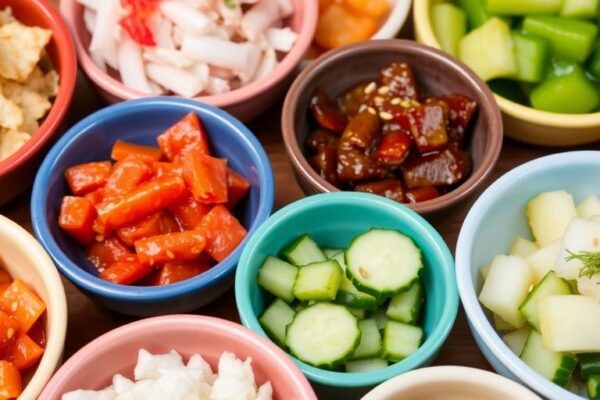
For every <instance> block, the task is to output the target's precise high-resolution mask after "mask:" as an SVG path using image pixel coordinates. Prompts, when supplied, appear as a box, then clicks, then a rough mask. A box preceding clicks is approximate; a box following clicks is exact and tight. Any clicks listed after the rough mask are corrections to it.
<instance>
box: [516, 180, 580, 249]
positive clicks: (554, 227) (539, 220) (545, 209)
mask: <svg viewBox="0 0 600 400" xmlns="http://www.w3.org/2000/svg"><path fill="white" fill-rule="evenodd" d="M526 214H527V220H528V222H529V227H530V228H531V232H532V233H533V237H535V238H536V240H537V242H538V243H539V245H540V246H542V247H543V246H545V245H547V244H548V243H550V242H552V241H553V240H556V239H558V238H560V237H562V236H563V235H564V233H565V230H566V229H567V225H569V222H571V220H572V219H573V218H575V217H576V216H577V211H576V209H575V202H574V201H573V196H571V195H570V194H569V193H567V192H565V191H564V190H558V191H555V192H545V193H542V194H540V195H538V196H537V197H535V198H534V199H532V200H530V201H529V203H527V210H526Z"/></svg>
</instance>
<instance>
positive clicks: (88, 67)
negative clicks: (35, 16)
mask: <svg viewBox="0 0 600 400" xmlns="http://www.w3.org/2000/svg"><path fill="white" fill-rule="evenodd" d="M295 4H296V5H302V9H301V11H302V16H303V18H302V23H301V25H300V30H299V32H298V40H297V41H296V43H295V44H294V46H293V47H292V50H291V51H289V52H288V53H287V55H286V56H285V57H284V58H283V60H282V61H281V62H280V63H279V64H278V65H277V66H276V67H275V69H274V70H273V71H271V73H269V74H268V75H266V76H264V77H262V78H261V79H259V80H257V81H255V82H252V83H250V84H248V85H246V86H243V87H241V88H239V89H236V90H233V91H231V92H227V93H224V94H220V95H213V96H200V97H195V98H194V99H195V100H200V101H203V102H205V103H209V104H211V105H213V106H216V107H221V108H222V107H228V106H232V105H235V104H238V103H243V102H246V101H248V100H251V99H252V98H254V97H256V96H258V95H260V94H262V93H265V92H268V91H269V90H270V89H271V88H272V87H274V86H275V85H276V84H277V83H279V82H280V81H282V80H283V79H284V78H285V77H286V76H288V75H289V74H290V73H291V72H292V71H293V70H294V69H295V68H296V67H297V66H298V65H299V64H300V62H301V61H302V60H303V59H304V55H305V54H306V52H307V51H308V48H309V47H310V45H311V44H312V41H313V37H314V34H315V31H316V29H317V20H318V15H319V6H318V2H317V0H300V1H297V2H296V3H295ZM78 7H83V6H81V5H79V4H77V1H76V0H61V1H60V12H61V14H62V15H63V17H64V19H65V21H66V23H67V25H69V27H70V28H71V32H72V36H73V40H74V41H75V47H76V48H77V55H78V56H79V63H80V65H81V67H82V68H83V70H84V71H85V73H86V74H87V76H88V77H89V78H90V79H91V80H92V81H93V82H94V83H95V84H96V85H97V86H98V87H100V88H101V89H102V90H104V91H106V92H107V93H109V94H110V95H112V96H114V97H116V98H118V99H120V100H132V99H137V98H140V97H149V95H148V94H146V93H142V92H139V91H137V90H133V89H130V88H128V87H127V86H125V85H124V84H123V83H121V82H120V81H119V80H117V79H115V78H113V77H111V76H110V75H108V74H107V73H105V72H104V71H102V70H101V69H100V68H99V67H98V66H97V65H96V64H95V63H94V62H93V60H92V58H91V57H90V55H89V54H88V51H87V49H86V48H85V47H84V45H83V43H82V41H81V39H80V37H79V34H78V32H77V29H76V26H75V20H76V18H77V14H78V12H77V10H78ZM294 12H298V11H297V10H296V11H294Z"/></svg>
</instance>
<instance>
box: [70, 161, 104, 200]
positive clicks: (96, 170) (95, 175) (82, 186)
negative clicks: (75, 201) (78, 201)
mask: <svg viewBox="0 0 600 400" xmlns="http://www.w3.org/2000/svg"><path fill="white" fill-rule="evenodd" d="M111 168H112V166H111V165H110V162H108V161H102V162H91V163H86V164H79V165H74V166H72V167H69V168H67V169H66V171H65V178H66V179H67V183H68V184H69V188H70V189H71V192H72V193H73V194H74V195H75V196H83V195H84V194H86V193H89V192H93V191H94V190H96V189H98V188H99V187H101V186H103V185H104V184H105V183H106V180H107V179H108V177H109V176H110V171H111Z"/></svg>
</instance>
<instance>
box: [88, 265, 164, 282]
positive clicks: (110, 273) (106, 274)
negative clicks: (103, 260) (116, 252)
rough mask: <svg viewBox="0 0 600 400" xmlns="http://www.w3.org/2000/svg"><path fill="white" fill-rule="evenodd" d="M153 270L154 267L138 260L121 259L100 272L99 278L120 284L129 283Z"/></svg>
mask: <svg viewBox="0 0 600 400" xmlns="http://www.w3.org/2000/svg"><path fill="white" fill-rule="evenodd" d="M153 270H154V267H152V266H151V265H149V264H147V263H143V262H140V261H138V260H131V261H128V260H122V261H117V262H116V263H114V264H112V265H111V266H109V267H108V268H106V269H105V270H103V271H102V272H100V278H102V279H104V280H105V281H108V282H112V283H118V284H120V285H129V284H132V283H134V282H137V281H139V280H140V279H142V278H143V277H145V276H146V275H148V274H149V273H150V272H152V271H153Z"/></svg>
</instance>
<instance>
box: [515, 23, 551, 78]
mask: <svg viewBox="0 0 600 400" xmlns="http://www.w3.org/2000/svg"><path fill="white" fill-rule="evenodd" d="M512 39H513V43H514V45H515V56H516V59H517V66H518V72H517V74H516V75H515V78H516V79H518V80H520V81H523V82H540V81H541V80H543V79H544V77H545V76H546V68H547V66H548V64H549V63H550V46H549V44H548V42H547V41H546V40H545V39H542V38H540V37H537V36H535V35H529V34H527V33H523V32H518V31H513V32H512Z"/></svg>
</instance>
